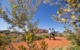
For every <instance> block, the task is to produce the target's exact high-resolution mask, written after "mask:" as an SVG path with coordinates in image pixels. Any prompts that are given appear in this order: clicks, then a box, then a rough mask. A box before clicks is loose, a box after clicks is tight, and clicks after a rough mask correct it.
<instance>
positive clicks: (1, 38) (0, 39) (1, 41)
mask: <svg viewBox="0 0 80 50" xmlns="http://www.w3.org/2000/svg"><path fill="white" fill-rule="evenodd" d="M10 42H11V40H10V39H9V38H8V37H7V36H6V35H5V34H0V46H2V45H6V44H9V43H10Z"/></svg>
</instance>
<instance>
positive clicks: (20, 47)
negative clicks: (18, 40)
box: [18, 45, 26, 50]
mask: <svg viewBox="0 0 80 50" xmlns="http://www.w3.org/2000/svg"><path fill="white" fill-rule="evenodd" d="M18 49H19V50H26V47H24V46H23V45H20V46H18Z"/></svg>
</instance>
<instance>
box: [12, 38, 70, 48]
mask: <svg viewBox="0 0 80 50" xmlns="http://www.w3.org/2000/svg"><path fill="white" fill-rule="evenodd" d="M55 38H56V40H53V39H51V40H49V39H48V38H46V39H45V42H46V43H47V44H48V48H51V47H54V48H55V47H58V46H59V47H64V46H67V45H70V41H68V40H66V39H65V38H63V37H55ZM36 42H37V44H38V46H39V48H40V42H39V41H36ZM19 45H23V46H25V47H26V48H27V47H28V46H27V44H26V42H18V43H13V46H14V47H15V48H17V47H18V46H19Z"/></svg>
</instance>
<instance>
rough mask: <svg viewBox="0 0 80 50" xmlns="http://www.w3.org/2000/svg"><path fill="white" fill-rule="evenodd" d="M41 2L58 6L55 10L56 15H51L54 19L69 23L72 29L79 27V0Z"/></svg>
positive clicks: (48, 0)
mask: <svg viewBox="0 0 80 50" xmlns="http://www.w3.org/2000/svg"><path fill="white" fill-rule="evenodd" d="M43 3H45V4H47V3H49V4H50V6H55V5H56V6H58V8H59V9H58V11H57V12H56V13H57V15H58V16H56V15H51V17H52V18H53V19H54V20H55V21H57V22H59V23H63V24H65V25H66V24H69V26H72V28H74V29H75V28H76V29H79V28H80V0H56V1H55V0H44V2H43Z"/></svg>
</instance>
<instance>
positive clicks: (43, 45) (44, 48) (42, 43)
mask: <svg viewBox="0 0 80 50" xmlns="http://www.w3.org/2000/svg"><path fill="white" fill-rule="evenodd" d="M40 45H41V50H47V47H48V44H47V43H46V42H45V41H44V40H42V41H41V43H40Z"/></svg>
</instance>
